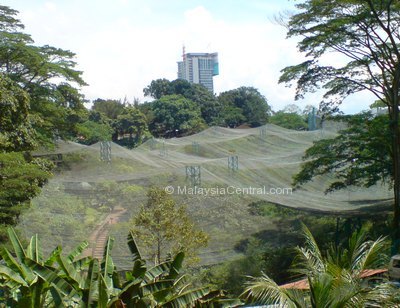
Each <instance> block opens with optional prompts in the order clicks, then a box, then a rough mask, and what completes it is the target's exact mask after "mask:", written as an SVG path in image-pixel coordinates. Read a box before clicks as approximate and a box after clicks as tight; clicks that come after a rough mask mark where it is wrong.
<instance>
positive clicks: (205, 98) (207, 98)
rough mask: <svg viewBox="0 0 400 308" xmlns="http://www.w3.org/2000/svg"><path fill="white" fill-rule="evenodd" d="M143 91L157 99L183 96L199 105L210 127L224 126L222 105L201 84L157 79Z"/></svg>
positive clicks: (180, 80) (181, 80) (202, 115)
mask: <svg viewBox="0 0 400 308" xmlns="http://www.w3.org/2000/svg"><path fill="white" fill-rule="evenodd" d="M143 91H144V93H145V95H146V96H151V97H153V98H155V99H160V98H161V97H163V96H166V95H173V94H176V95H182V96H183V97H185V98H187V99H190V100H191V101H193V102H194V103H196V104H197V106H198V107H199V108H200V111H201V117H202V118H203V120H204V121H205V122H206V123H207V124H208V125H218V124H222V122H221V112H222V104H221V103H220V102H219V101H218V100H217V98H216V97H215V95H214V94H213V93H211V92H210V91H209V90H208V89H207V88H205V87H204V86H203V85H201V84H192V83H190V82H189V81H187V80H185V79H176V80H173V81H169V80H167V79H157V80H153V81H152V82H151V84H150V85H149V86H147V87H146V88H145V89H144V90H143Z"/></svg>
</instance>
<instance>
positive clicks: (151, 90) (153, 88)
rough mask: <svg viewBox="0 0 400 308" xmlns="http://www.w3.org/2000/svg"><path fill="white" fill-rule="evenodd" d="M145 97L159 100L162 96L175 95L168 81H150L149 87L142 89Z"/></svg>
mask: <svg viewBox="0 0 400 308" xmlns="http://www.w3.org/2000/svg"><path fill="white" fill-rule="evenodd" d="M143 93H144V95H145V96H150V97H152V98H154V99H160V98H161V97H162V96H164V95H172V94H175V93H174V91H173V89H172V87H171V82H170V81H169V80H168V79H165V78H163V79H157V80H152V81H151V83H150V85H148V86H147V87H146V88H144V89H143Z"/></svg>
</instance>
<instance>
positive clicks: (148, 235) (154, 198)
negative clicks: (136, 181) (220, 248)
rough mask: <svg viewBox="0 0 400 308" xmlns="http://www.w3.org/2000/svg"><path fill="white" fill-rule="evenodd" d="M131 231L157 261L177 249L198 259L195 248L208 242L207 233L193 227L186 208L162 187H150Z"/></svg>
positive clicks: (193, 259)
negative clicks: (178, 203)
mask: <svg viewBox="0 0 400 308" xmlns="http://www.w3.org/2000/svg"><path fill="white" fill-rule="evenodd" d="M132 232H133V234H134V235H135V236H136V237H137V238H138V239H139V240H140V241H141V242H142V243H143V244H144V245H145V247H147V249H150V251H149V253H150V255H151V257H152V258H153V259H154V260H156V261H155V262H156V263H160V262H161V261H162V259H163V258H166V257H167V255H168V254H170V253H172V254H176V253H177V252H179V251H184V252H185V254H186V255H187V256H188V258H189V260H191V261H197V260H198V257H197V255H196V252H197V250H198V249H199V248H200V247H204V246H206V245H207V242H208V235H207V234H206V233H205V232H203V231H201V230H197V229H196V228H195V226H194V223H193V222H192V221H191V219H190V217H189V216H188V214H187V211H186V207H185V206H183V205H180V206H178V205H177V204H176V202H175V200H174V199H173V198H172V197H171V196H169V195H168V194H167V193H166V192H165V191H164V190H163V189H159V188H154V187H153V188H150V189H149V191H148V193H147V203H146V204H145V205H143V206H142V207H141V209H140V211H139V213H138V215H137V216H136V217H134V219H133V227H132Z"/></svg>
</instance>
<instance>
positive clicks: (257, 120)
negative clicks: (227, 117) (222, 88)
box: [218, 87, 271, 127]
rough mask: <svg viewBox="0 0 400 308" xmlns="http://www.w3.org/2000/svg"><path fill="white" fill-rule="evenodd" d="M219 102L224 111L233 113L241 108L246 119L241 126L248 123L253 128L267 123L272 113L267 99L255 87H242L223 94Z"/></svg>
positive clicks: (219, 97)
mask: <svg viewBox="0 0 400 308" xmlns="http://www.w3.org/2000/svg"><path fill="white" fill-rule="evenodd" d="M218 100H219V101H220V102H221V103H222V104H223V106H224V107H223V109H227V110H229V111H232V110H234V109H235V108H240V109H241V110H242V114H243V117H244V118H245V120H244V122H242V123H240V124H243V123H245V122H246V123H248V124H249V125H250V126H253V127H254V126H260V125H263V124H265V123H267V119H268V116H269V114H270V112H271V107H270V106H269V105H268V101H267V99H266V98H265V97H264V96H263V95H262V94H261V93H260V92H259V91H258V90H257V89H255V88H253V87H240V88H237V89H234V90H229V91H226V92H223V93H221V94H220V95H219V96H218ZM236 110H237V109H236ZM240 124H239V125H240Z"/></svg>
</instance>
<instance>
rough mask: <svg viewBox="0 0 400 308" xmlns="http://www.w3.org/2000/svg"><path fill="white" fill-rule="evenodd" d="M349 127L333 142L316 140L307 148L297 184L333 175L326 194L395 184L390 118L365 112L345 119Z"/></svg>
mask: <svg viewBox="0 0 400 308" xmlns="http://www.w3.org/2000/svg"><path fill="white" fill-rule="evenodd" d="M342 121H345V122H346V123H347V124H348V127H347V128H346V129H344V130H342V131H340V132H339V134H338V136H337V137H335V138H332V139H322V140H318V141H315V142H314V144H313V146H312V147H311V148H309V149H307V151H306V153H305V155H304V157H303V159H304V160H305V163H304V164H303V165H302V166H301V170H300V172H299V173H298V174H296V175H295V176H294V183H293V184H294V185H299V184H304V183H306V182H308V181H311V180H312V179H313V178H315V177H316V176H319V175H323V174H328V173H334V174H335V181H333V182H331V183H330V184H329V186H328V187H327V189H326V192H331V191H335V190H338V189H343V188H346V187H348V186H362V187H370V186H372V185H375V184H377V183H379V182H381V183H387V184H389V185H388V186H391V185H392V184H393V164H392V162H393V158H392V156H391V155H392V151H391V140H390V139H391V138H390V132H389V125H388V124H387V123H388V116H387V115H386V114H385V115H380V116H373V115H372V113H370V112H366V113H361V114H358V115H353V116H346V117H342Z"/></svg>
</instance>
